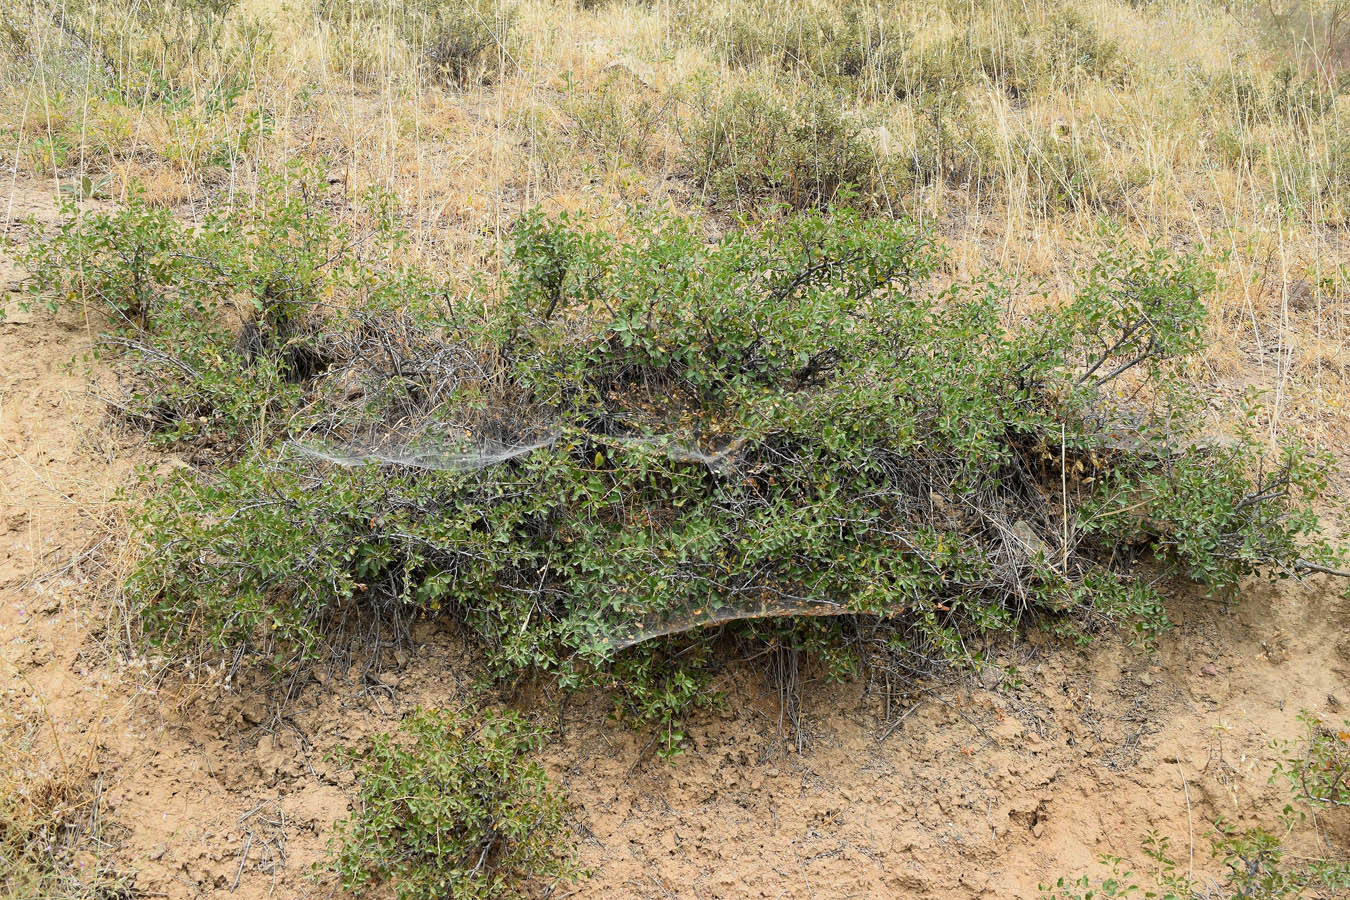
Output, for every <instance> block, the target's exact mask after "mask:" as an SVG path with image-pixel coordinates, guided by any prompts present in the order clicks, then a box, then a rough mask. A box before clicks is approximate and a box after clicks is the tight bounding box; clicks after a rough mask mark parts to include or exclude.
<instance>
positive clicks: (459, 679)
mask: <svg viewBox="0 0 1350 900" xmlns="http://www.w3.org/2000/svg"><path fill="white" fill-rule="evenodd" d="M14 197H15V205H16V208H15V210H14V211H13V212H12V213H11V215H10V216H9V220H10V221H14V220H17V219H18V218H20V217H21V216H24V215H35V216H38V217H39V218H53V217H54V216H55V209H54V204H53V201H52V199H51V198H50V197H49V196H47V195H46V194H45V193H44V192H43V191H42V190H41V189H40V188H38V187H36V186H27V187H25V186H24V185H19V186H18V188H17V189H16V190H15V191H14ZM11 234H12V235H14V236H17V237H19V238H22V237H23V234H22V232H21V229H19V227H18V226H13V228H12V230H11ZM16 278H17V271H16V269H15V267H14V265H13V263H12V261H11V260H7V259H4V258H0V291H4V290H10V289H12V285H13V283H14V281H15V279H16ZM6 282H8V284H6ZM11 306H12V304H11ZM91 347H92V328H91V327H90V326H88V325H87V324H86V323H85V322H84V321H83V320H82V319H81V318H80V316H79V315H78V314H77V313H75V312H71V311H63V312H61V313H60V314H58V315H55V316H53V315H51V314H48V313H46V312H42V311H34V312H33V313H31V314H21V315H12V316H11V317H10V318H9V320H8V321H6V322H5V323H3V324H0V486H2V487H0V490H2V492H0V656H2V659H0V692H2V693H0V697H2V698H3V702H5V703H9V704H14V705H15V706H16V708H18V707H24V708H32V709H35V710H39V711H40V712H42V714H43V715H44V716H45V717H46V718H47V719H49V720H50V724H51V726H52V730H53V732H54V733H55V734H56V735H58V737H59V741H60V744H61V755H62V756H63V757H64V758H67V759H75V760H80V761H82V762H81V764H82V765H84V764H87V765H88V768H89V771H90V773H91V777H92V778H94V779H95V781H96V783H97V789H98V791H99V795H100V797H101V803H102V817H103V819H104V822H105V831H104V837H105V839H106V840H107V841H108V843H109V850H108V853H109V854H110V856H111V858H112V860H113V861H114V862H115V863H116V864H117V865H118V866H120V867H121V868H123V869H124V870H126V871H128V872H132V873H134V879H135V881H134V884H135V889H136V895H137V896H141V897H170V898H189V897H208V896H216V895H221V896H224V895H227V894H233V896H236V897H240V898H253V897H277V898H290V897H317V896H331V895H332V894H333V892H334V888H333V886H332V884H331V881H330V880H328V879H326V878H322V877H320V878H318V879H316V878H314V877H313V876H312V875H311V868H312V866H313V864H314V863H315V862H316V861H319V860H321V859H322V857H323V852H324V845H325V841H326V832H327V829H328V828H329V826H330V825H331V824H332V823H333V822H334V821H335V820H336V819H338V818H341V817H342V816H343V815H344V814H345V813H346V810H347V804H348V801H349V797H350V796H351V788H352V785H351V777H350V775H349V774H347V773H345V772H343V771H341V770H340V769H338V768H336V767H334V766H332V765H331V764H330V763H328V762H326V761H325V755H326V754H327V752H328V751H330V750H331V749H332V748H334V747H335V746H337V745H339V744H341V743H344V742H349V741H354V740H357V739H359V738H360V737H361V736H363V735H366V734H369V733H373V732H376V731H383V730H387V729H389V728H390V727H392V726H393V724H394V723H395V722H396V721H397V720H398V718H399V716H400V715H402V714H404V713H406V712H407V711H409V710H411V709H413V708H414V707H416V706H438V705H448V704H454V703H456V702H459V701H461V700H463V699H464V698H465V697H467V695H468V692H469V690H470V681H471V678H472V671H473V664H472V660H471V659H470V658H469V656H468V655H467V654H466V653H465V651H464V650H463V648H462V647H461V645H460V644H459V643H458V641H457V639H456V637H455V635H454V634H453V632H452V631H447V630H444V629H442V628H440V627H438V626H436V625H433V624H428V625H425V626H424V627H422V628H421V629H420V631H419V632H418V633H417V634H416V635H415V636H416V638H417V641H416V644H415V647H414V648H413V649H412V650H411V651H410V652H407V653H404V652H402V651H400V652H399V653H397V654H388V655H387V658H386V664H385V665H383V666H382V667H378V668H371V667H370V666H369V665H368V664H369V662H370V661H369V660H368V659H352V660H350V661H348V662H349V663H350V665H345V664H344V665H343V666H337V667H333V668H331V669H329V670H324V671H321V672H319V673H318V674H317V675H316V676H315V677H314V678H313V679H312V680H309V681H308V682H307V683H305V684H303V685H298V686H297V687H296V695H295V697H294V699H293V700H292V702H291V703H290V704H289V705H288V706H287V707H286V708H285V709H284V710H283V711H282V714H280V715H277V714H275V713H276V711H275V710H274V709H273V708H272V707H270V706H269V705H268V704H267V703H266V702H265V701H264V699H263V698H262V697H261V696H259V695H257V694H253V693H249V692H247V691H235V692H220V691H213V692H196V693H194V692H192V691H187V690H185V689H183V688H181V687H178V688H175V687H172V686H170V685H169V684H168V683H167V682H166V681H164V680H162V679H157V678H152V677H151V676H150V675H148V674H147V669H146V667H145V665H144V664H143V663H141V662H139V661H137V660H135V659H133V658H130V657H129V656H127V655H126V654H125V653H124V652H122V651H123V650H124V648H125V644H124V642H123V641H122V640H121V639H120V635H119V633H118V630H117V629H118V628H119V622H120V616H119V611H118V609H117V603H116V596H115V591H114V590H113V589H112V585H113V583H114V579H115V575H116V573H117V571H118V569H119V567H120V566H121V565H122V563H123V560H122V556H123V555H124V554H125V552H126V550H125V547H124V546H123V538H124V535H125V525H124V524H123V523H122V522H120V521H119V518H118V513H117V510H118V506H117V504H116V503H115V502H114V494H115V492H116V491H117V490H118V489H121V488H126V487H127V486H129V485H130V484H131V483H132V481H133V477H134V472H135V468H136V466H137V465H146V466H149V467H150V469H151V471H153V470H154V467H156V466H163V465H164V464H165V462H164V460H162V459H158V458H156V457H155V455H154V454H153V453H151V452H150V451H148V450H147V449H146V448H145V447H144V446H142V444H141V443H140V442H139V441H138V440H137V439H136V438H134V437H133V436H128V435H123V434H118V433H117V432H115V431H114V430H111V429H110V428H109V427H108V422H107V421H106V416H105V413H104V407H103V405H102V404H101V403H100V402H99V400H98V399H97V398H96V397H95V396H94V395H93V394H92V393H91V391H94V392H96V391H97V390H98V384H99V382H100V380H101V379H102V378H105V377H106V374H105V373H104V371H103V370H102V369H101V368H100V366H99V364H98V363H97V361H91V360H90V359H89V354H90V350H91ZM1344 486H1345V485H1344V479H1342V484H1341V487H1342V489H1344ZM1338 588H1339V586H1337V585H1334V584H1330V583H1328V582H1326V581H1325V580H1322V579H1316V578H1315V579H1310V580H1309V581H1308V582H1307V584H1306V585H1300V584H1297V583H1285V584H1281V585H1277V586H1274V587H1271V586H1267V585H1259V584H1254V585H1252V586H1251V587H1250V589H1249V590H1246V591H1245V592H1244V593H1243V594H1242V596H1241V598H1240V599H1239V600H1238V601H1237V602H1236V603H1234V604H1232V605H1229V606H1226V607H1225V606H1224V605H1222V604H1219V603H1217V602H1214V601H1209V600H1205V599H1203V598H1199V597H1193V598H1186V599H1183V600H1179V601H1178V602H1177V603H1176V605H1175V607H1174V609H1173V610H1172V614H1173V618H1174V619H1175V620H1176V622H1177V623H1178V626H1177V628H1176V629H1175V630H1174V631H1173V632H1172V633H1171V634H1170V635H1169V636H1168V637H1167V638H1166V639H1165V640H1164V642H1163V646H1162V649H1161V651H1160V652H1159V653H1158V654H1157V655H1156V656H1155V657H1152V658H1150V657H1148V656H1146V655H1143V654H1141V653H1139V652H1136V651H1134V650H1132V649H1130V648H1128V647H1127V646H1124V645H1123V644H1122V643H1121V642H1119V641H1118V640H1115V639H1111V638H1104V639H1102V640H1100V641H1098V642H1097V643H1095V644H1094V645H1093V646H1092V647H1091V648H1090V649H1089V650H1086V651H1085V650H1080V649H1077V648H1072V647H1065V646H1063V645H1059V644H1054V643H1051V642H1049V641H1048V640H1045V639H1037V638H1036V636H1035V635H1032V636H1031V637H1030V638H1028V640H1027V641H1025V642H1022V643H1019V644H1017V645H1014V646H1008V647H1004V648H1003V649H1002V650H1001V651H1000V653H1001V655H1002V662H1004V663H1005V664H1014V665H1015V666H1016V668H1017V672H1018V677H1019V679H1020V681H1021V683H1020V685H1019V684H1013V683H1007V682H1005V683H1003V684H992V683H991V684H977V683H969V684H961V685H950V684H949V685H934V686H931V687H930V688H929V689H928V690H926V691H923V692H919V693H917V694H915V695H913V696H911V697H909V698H907V699H906V700H905V701H904V703H903V704H899V703H897V705H896V706H895V707H894V708H893V709H892V711H891V713H892V719H894V716H896V715H900V714H901V713H902V712H903V715H904V718H903V721H900V722H899V724H894V723H893V720H892V724H890V725H888V723H887V720H886V703H885V699H884V698H883V697H882V696H881V691H880V690H877V689H873V690H868V686H867V685H866V684H865V683H857V684H851V685H844V686H828V685H824V684H808V685H807V687H806V691H805V694H804V698H803V708H802V712H803V717H804V729H805V740H804V748H803V750H802V751H801V752H798V751H797V748H796V743H795V741H794V740H792V739H791V738H790V736H787V735H784V734H783V733H782V731H781V729H780V727H779V711H778V702H777V696H776V694H775V692H774V691H773V690H772V689H771V688H770V687H769V686H768V685H767V684H766V682H765V679H764V676H763V673H762V670H760V669H758V668H756V666H755V664H754V663H752V662H746V663H736V662H732V663H729V664H728V665H727V667H726V669H725V671H724V672H723V673H722V674H721V675H720V676H719V679H718V684H717V686H718V687H719V689H721V690H722V691H724V693H725V703H724V704H723V707H722V709H721V710H720V711H718V712H711V713H706V714H703V715H701V716H700V717H698V718H697V719H696V720H695V721H694V722H693V723H692V726H691V728H690V729H689V731H690V734H691V741H690V746H689V750H688V752H687V753H686V754H685V755H684V756H683V757H681V758H679V759H678V760H676V761H675V762H674V763H673V764H667V763H664V762H661V761H660V760H658V759H656V758H655V757H654V756H653V755H652V754H651V753H650V752H649V750H650V748H649V746H648V741H647V739H646V738H645V737H644V736H642V735H637V734H633V733H630V732H627V731H624V730H622V729H620V728H617V727H616V726H614V725H613V724H612V723H611V722H609V721H608V719H607V715H606V714H607V712H608V705H607V703H606V701H605V699H604V698H603V697H591V698H582V699H581V700H575V699H574V700H572V701H571V702H569V703H568V704H567V705H566V706H565V707H563V708H561V710H560V708H559V706H558V704H557V702H556V698H550V697H548V696H543V695H541V696H538V697H535V698H533V700H532V703H531V704H530V706H531V708H532V709H533V711H534V712H535V713H536V714H537V715H539V716H541V717H542V718H544V719H545V720H547V721H549V722H550V724H555V725H560V726H561V727H560V729H559V730H558V733H557V737H556V738H555V739H554V740H553V742H552V743H551V744H550V746H548V747H547V749H546V751H545V761H546V763H547V765H548V767H549V769H550V771H551V772H552V773H553V774H554V776H555V777H556V778H557V779H558V780H559V781H560V783H561V784H563V785H564V786H565V787H566V789H567V791H568V793H569V796H570V799H571V802H572V803H573V805H574V819H573V821H574V826H575V829H576V832H577V834H578V835H579V837H580V847H581V853H582V861H583V863H584V865H585V866H587V867H589V868H591V869H593V870H594V876H593V877H592V878H590V879H589V880H586V881H584V882H582V883H580V884H579V885H577V886H575V887H574V888H566V889H563V890H560V891H558V892H556V893H555V896H562V895H567V896H574V897H593V898H626V897H643V898H646V897H650V898H671V897H679V898H701V900H707V898H739V897H763V898H846V897H934V898H976V897H1000V898H1002V897H1035V896H1036V887H1037V884H1038V883H1040V882H1049V881H1053V879H1054V878H1055V877H1057V876H1058V875H1061V874H1066V875H1067V874H1078V873H1079V872H1082V871H1084V870H1087V869H1090V868H1091V867H1092V863H1093V860H1094V858H1095V857H1096V856H1097V855H1098V854H1100V853H1104V852H1105V853H1115V854H1121V855H1131V854H1134V855H1136V856H1137V855H1138V854H1137V849H1138V845H1139V839H1140V837H1141V836H1142V835H1143V833H1144V832H1146V831H1148V830H1150V829H1158V830H1159V831H1161V832H1162V833H1164V834H1167V835H1170V836H1171V838H1172V840H1173V843H1174V846H1175V847H1177V848H1178V855H1179V858H1180V859H1181V860H1182V863H1183V865H1190V864H1191V862H1190V856H1191V851H1190V848H1191V847H1192V846H1193V847H1194V866H1195V867H1196V869H1197V870H1201V871H1208V870H1209V869H1210V868H1211V866H1212V863H1211V861H1210V860H1209V859H1208V853H1207V850H1206V848H1207V846H1208V844H1207V842H1206V841H1205V835H1206V834H1207V833H1208V832H1209V830H1210V829H1211V823H1212V822H1213V821H1214V819H1215V817H1216V816H1219V815H1222V816H1224V817H1225V818H1227V819H1229V820H1231V821H1234V822H1236V823H1237V824H1239V825H1242V824H1249V823H1255V822H1257V821H1264V822H1267V823H1269V822H1271V821H1272V819H1273V816H1274V814H1275V813H1277V812H1278V810H1279V808H1280V807H1281V806H1282V805H1283V803H1284V799H1285V793H1284V791H1283V789H1282V788H1281V787H1279V786H1272V785H1270V784H1268V782H1267V778H1268V776H1269V773H1270V771H1271V768H1272V765H1273V763H1274V760H1275V759H1276V757H1277V751H1276V750H1275V749H1273V748H1272V746H1271V742H1272V741H1273V740H1277V739H1284V738H1292V737H1295V736H1296V735H1297V734H1298V733H1299V728H1300V726H1299V724H1298V722H1297V720H1296V718H1295V717H1296V715H1297V713H1298V712H1299V710H1300V709H1305V708H1306V709H1309V710H1312V711H1314V712H1318V713H1321V714H1324V715H1327V716H1330V717H1334V718H1339V717H1341V716H1344V715H1346V714H1347V712H1346V710H1345V709H1344V708H1343V706H1342V704H1344V703H1346V702H1350V632H1348V631H1347V626H1350V602H1347V601H1346V600H1345V599H1343V598H1341V597H1340V596H1339V595H1338V593H1337V590H1338ZM883 733H884V734H885V735H886V736H885V737H884V739H880V738H881V735H883ZM54 764H55V757H53V765H54ZM1346 825H1347V823H1345V822H1334V821H1333V822H1331V823H1327V829H1326V830H1325V831H1324V832H1323V833H1322V835H1321V838H1322V839H1324V840H1327V841H1332V842H1338V843H1341V844H1342V845H1343V846H1344V845H1345V844H1346V839H1347V836H1350V831H1348V830H1347V828H1346V827H1345V826H1346ZM1314 839H1315V838H1313V837H1304V838H1303V840H1305V841H1310V840H1314ZM90 864H91V865H92V861H91V863H90Z"/></svg>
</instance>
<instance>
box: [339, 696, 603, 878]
mask: <svg viewBox="0 0 1350 900" xmlns="http://www.w3.org/2000/svg"><path fill="white" fill-rule="evenodd" d="M538 740H539V735H538V733H537V732H535V731H533V730H531V729H530V728H529V727H528V726H527V725H526V724H525V723H524V722H523V721H522V720H521V719H519V718H518V717H516V716H514V715H512V714H509V713H488V714H487V715H486V716H485V717H484V719H483V721H481V722H475V721H474V720H472V719H470V718H469V717H468V716H467V715H465V714H463V713H459V712H450V711H442V712H425V711H424V712H418V713H416V714H414V715H412V716H410V717H409V718H407V719H405V720H404V721H403V724H402V725H401V726H400V728H399V731H398V732H397V733H396V734H393V735H388V734H386V735H380V736H377V737H376V738H375V739H374V740H373V742H372V743H371V745H370V746H369V747H368V748H367V749H365V750H364V751H361V752H355V751H347V752H344V753H343V754H341V755H340V757H339V761H341V762H345V763H347V764H349V765H351V766H352V767H353V768H354V769H355V770H356V776H357V780H358V783H359V794H358V796H357V799H356V801H355V802H356V810H355V812H354V813H353V815H352V816H351V817H350V818H348V819H346V820H344V821H342V822H339V823H338V825H337V827H336V833H335V835H334V837H333V840H332V841H331V842H330V854H331V863H330V864H331V866H332V868H333V869H334V870H335V871H336V872H337V874H338V876H339V878H340V879H341V882H342V887H343V889H344V890H348V891H357V892H360V891H364V890H366V889H368V888H370V887H371V886H373V885H376V884H390V885H392V886H393V888H394V892H395V895H396V896H397V897H398V900H440V898H443V897H455V898H457V900H459V898H463V900H496V898H506V897H519V896H522V894H523V891H524V889H525V887H526V886H527V885H531V884H535V885H538V884H541V883H542V884H544V885H548V886H551V885H554V884H556V883H557V882H559V881H561V880H564V879H569V878H575V877H576V875H577V874H578V870H577V868H576V865H575V862H574V859H573V852H572V848H571V847H570V846H568V844H567V829H566V823H565V821H564V816H565V813H566V805H565V803H564V801H563V799H562V798H561V796H559V795H558V794H557V793H556V792H555V791H554V790H553V788H552V786H551V785H550V783H549V780H548V777H547V775H546V774H545V773H544V770H543V769H542V768H540V766H539V765H538V764H537V763H535V762H532V761H531V760H530V759H529V753H530V752H531V751H532V750H533V749H534V748H535V746H536V745H537V743H538Z"/></svg>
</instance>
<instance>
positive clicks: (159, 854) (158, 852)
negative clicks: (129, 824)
mask: <svg viewBox="0 0 1350 900" xmlns="http://www.w3.org/2000/svg"><path fill="white" fill-rule="evenodd" d="M168 852H169V845H168V844H160V845H159V846H158V847H155V848H154V849H153V850H151V851H150V858H151V859H163V858H164V854H166V853H168Z"/></svg>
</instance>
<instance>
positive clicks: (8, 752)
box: [0, 671, 123, 900]
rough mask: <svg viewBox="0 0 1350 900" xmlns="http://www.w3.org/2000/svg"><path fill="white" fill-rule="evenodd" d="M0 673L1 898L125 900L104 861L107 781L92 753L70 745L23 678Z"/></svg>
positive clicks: (17, 675)
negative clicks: (103, 795)
mask: <svg viewBox="0 0 1350 900" xmlns="http://www.w3.org/2000/svg"><path fill="white" fill-rule="evenodd" d="M0 674H3V680H2V681H0V897H2V898H4V900H78V898H94V897H98V898H113V897H117V896H121V895H122V893H123V889H122V887H121V886H120V883H119V879H118V877H117V874H116V873H115V872H114V871H111V870H110V869H108V868H107V867H106V866H105V864H104V862H103V858H102V856H103V854H102V851H103V826H102V822H101V817H100V811H101V810H100V795H101V792H102V780H101V778H100V777H99V776H98V775H95V774H91V773H93V772H96V771H97V768H98V767H97V766H96V765H93V763H94V758H93V756H92V752H93V751H92V750H82V749H78V748H76V747H72V746H67V745H66V741H65V740H63V735H62V734H60V733H59V730H58V728H57V726H56V724H55V722H54V720H53V719H52V717H51V716H50V715H49V713H48V711H47V709H46V706H45V704H44V702H43V700H42V698H41V696H40V694H39V693H38V692H37V691H36V689H35V688H34V687H33V685H32V684H31V683H30V682H29V681H28V680H27V679H26V678H24V677H23V676H22V675H21V674H18V673H17V672H16V671H14V672H5V673H0ZM11 675H15V676H16V677H14V678H11V677H10V676H11ZM66 737H67V738H68V736H66ZM90 746H91V747H92V745H90Z"/></svg>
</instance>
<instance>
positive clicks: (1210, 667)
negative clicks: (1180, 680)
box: [1200, 663, 1219, 678]
mask: <svg viewBox="0 0 1350 900" xmlns="http://www.w3.org/2000/svg"><path fill="white" fill-rule="evenodd" d="M1200 672H1201V673H1202V674H1204V675H1208V676H1209V677H1210V678H1213V677H1214V676H1215V675H1218V674H1219V670H1218V668H1217V667H1216V666H1215V665H1214V663H1206V664H1205V666H1204V668H1202V669H1201V670H1200Z"/></svg>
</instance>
